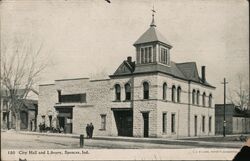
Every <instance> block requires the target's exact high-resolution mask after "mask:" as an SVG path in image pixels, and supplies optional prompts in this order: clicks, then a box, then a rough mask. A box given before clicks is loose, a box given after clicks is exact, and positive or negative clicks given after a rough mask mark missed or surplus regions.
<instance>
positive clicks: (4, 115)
mask: <svg viewBox="0 0 250 161" xmlns="http://www.w3.org/2000/svg"><path fill="white" fill-rule="evenodd" d="M24 93H25V91H24V90H23V89H20V90H17V96H18V97H19V99H20V101H22V102H23V103H22V107H21V110H20V121H19V122H20V125H19V123H18V126H19V127H20V130H29V131H36V127H37V125H36V122H37V121H36V120H37V111H38V107H37V105H38V102H37V100H32V99H23V95H24ZM34 95H37V92H36V91H35V90H31V91H30V92H29V94H28V97H27V98H30V97H29V96H31V97H32V98H33V97H34ZM9 99H10V98H9V94H8V91H7V90H2V91H1V102H0V103H1V119H2V120H1V129H16V117H15V116H14V115H13V112H12V111H11V110H10V107H9Z"/></svg>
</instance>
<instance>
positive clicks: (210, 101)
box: [208, 94, 213, 107]
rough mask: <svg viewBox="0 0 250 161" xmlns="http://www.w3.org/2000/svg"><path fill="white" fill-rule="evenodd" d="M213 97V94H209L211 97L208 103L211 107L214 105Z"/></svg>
mask: <svg viewBox="0 0 250 161" xmlns="http://www.w3.org/2000/svg"><path fill="white" fill-rule="evenodd" d="M212 98H213V96H212V94H209V97H208V105H209V107H212Z"/></svg>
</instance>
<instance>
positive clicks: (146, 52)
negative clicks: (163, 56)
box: [141, 47, 153, 64]
mask: <svg viewBox="0 0 250 161" xmlns="http://www.w3.org/2000/svg"><path fill="white" fill-rule="evenodd" d="M152 53H153V52H152V47H142V48H141V63H142V64H145V63H152Z"/></svg>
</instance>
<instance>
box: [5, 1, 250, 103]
mask: <svg viewBox="0 0 250 161" xmlns="http://www.w3.org/2000/svg"><path fill="white" fill-rule="evenodd" d="M111 2H112V3H110V4H109V3H107V2H106V1H104V0H37V1H32V0H19V1H14V0H9V1H3V2H2V5H1V39H2V40H3V41H6V42H11V41H10V40H12V39H13V38H16V37H18V38H19V37H21V38H22V39H29V40H31V41H32V43H34V44H37V43H38V44H39V43H43V51H44V53H49V54H50V55H49V58H50V61H51V64H52V65H50V66H49V67H48V68H47V69H46V70H45V71H44V72H43V73H42V75H41V81H40V83H53V81H54V80H55V79H62V78H78V77H89V76H91V75H98V73H100V72H104V73H106V74H113V72H114V71H115V70H116V68H117V67H118V66H119V65H120V63H121V62H122V61H123V60H124V59H126V57H127V56H132V57H133V59H134V58H135V48H134V46H133V43H134V42H135V41H136V40H137V39H138V38H139V36H140V35H141V34H143V33H144V32H145V31H146V30H147V29H148V28H149V24H150V22H151V14H152V13H151V9H152V6H153V3H154V6H155V10H156V12H157V13H156V15H155V21H156V25H157V28H158V30H159V31H160V32H161V33H162V34H163V35H164V36H165V37H166V39H167V40H168V41H169V42H170V43H171V44H172V45H173V48H172V49H171V60H172V61H175V62H177V63H181V62H187V61H195V62H196V63H197V66H198V70H199V72H200V67H201V66H202V65H205V66H206V78H207V80H208V82H209V83H211V84H212V85H214V86H216V87H217V89H216V95H215V101H216V102H215V103H222V102H223V85H222V84H221V82H222V81H223V78H224V77H226V78H227V80H228V81H229V84H228V86H229V87H232V86H235V80H236V77H237V74H238V73H243V74H244V75H246V80H248V73H249V72H248V71H249V17H248V15H249V13H248V7H249V6H248V2H247V1H246V0H154V1H153V0H137V1H133V0H126V1H124V0H111ZM246 83H248V82H246Z"/></svg>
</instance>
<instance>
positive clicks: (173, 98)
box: [172, 85, 176, 102]
mask: <svg viewBox="0 0 250 161" xmlns="http://www.w3.org/2000/svg"><path fill="white" fill-rule="evenodd" d="M175 90H176V88H175V85H173V86H172V102H175Z"/></svg>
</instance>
